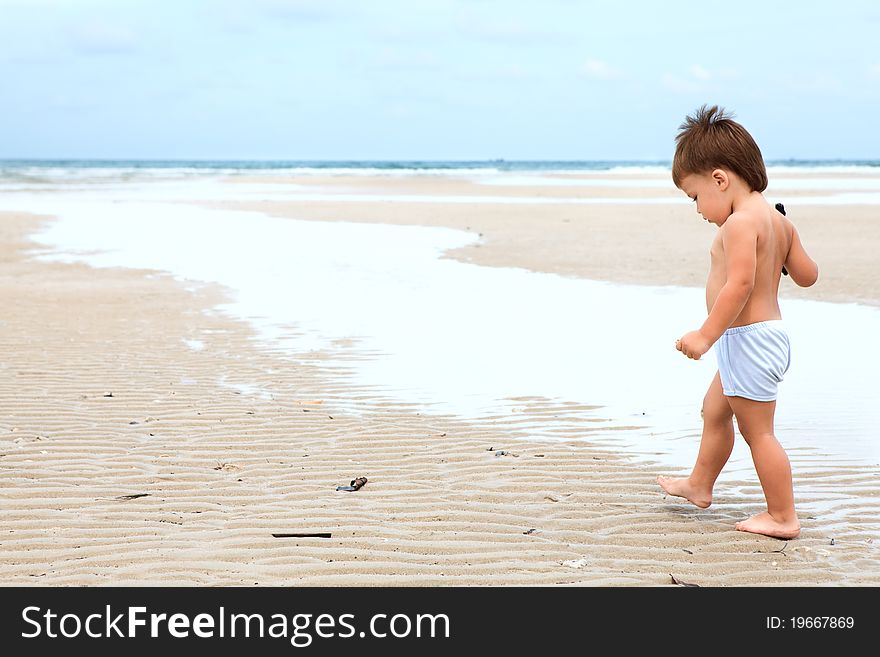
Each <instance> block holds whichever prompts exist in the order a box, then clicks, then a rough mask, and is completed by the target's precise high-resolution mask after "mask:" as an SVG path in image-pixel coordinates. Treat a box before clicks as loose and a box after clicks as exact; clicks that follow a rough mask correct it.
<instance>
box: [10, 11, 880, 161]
mask: <svg viewBox="0 0 880 657" xmlns="http://www.w3.org/2000/svg"><path fill="white" fill-rule="evenodd" d="M878 34H880V2H877V1H876V0H839V1H838V2H833V3H832V2H810V1H809V0H800V1H798V2H794V1H787V0H785V1H781V2H773V1H769V0H762V1H752V0H741V1H738V2H731V1H724V2H711V1H706V0H704V1H702V2H682V1H678V0H666V1H655V2H648V1H646V0H630V1H601V0H600V1H595V2H588V1H586V0H581V1H578V0H540V1H537V0H536V1H533V2H525V1H519V0H470V1H467V0H370V1H358V0H350V1H347V2H346V1H342V0H339V1H337V0H238V1H234V0H149V1H141V0H0V81H2V96H0V99H2V110H0V112H2V114H0V116H2V121H0V158H120V159H126V158H130V159H163V158H165V159H286V160H342V159H379V160H390V159H409V160H413V159H415V160H418V159H423V160H444V159H445V160H468V159H476V160H485V159H494V158H504V159H509V160H515V159H557V160H591V159H603V160H641V159H647V160H669V159H671V155H672V150H673V147H674V143H673V139H674V136H675V132H676V129H677V127H678V124H679V123H681V121H682V119H683V118H684V116H685V115H686V114H687V113H688V112H690V111H692V110H694V109H695V108H696V107H698V106H699V105H701V104H703V103H709V104H716V103H717V104H721V105H724V106H727V107H729V108H731V109H733V110H734V111H735V112H736V115H737V117H738V119H739V120H740V121H741V122H742V123H743V124H744V125H745V126H746V128H748V129H749V130H750V131H751V132H752V134H753V135H754V137H755V138H756V140H757V141H758V144H759V145H760V146H761V148H762V150H763V152H764V156H765V158H767V159H785V158H801V159H810V158H816V159H829V158H844V159H880V127H878V123H877V121H878V117H880V47H878V46H877V45H876V43H877V35H878Z"/></svg>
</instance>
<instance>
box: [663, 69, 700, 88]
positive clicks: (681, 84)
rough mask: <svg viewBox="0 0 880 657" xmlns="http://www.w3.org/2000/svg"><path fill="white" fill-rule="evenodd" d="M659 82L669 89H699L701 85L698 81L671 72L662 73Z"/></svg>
mask: <svg viewBox="0 0 880 657" xmlns="http://www.w3.org/2000/svg"><path fill="white" fill-rule="evenodd" d="M660 83H661V84H662V85H663V86H664V87H666V88H667V89H669V90H670V91H699V90H700V89H702V85H701V84H700V83H699V82H698V81H694V80H691V79H687V78H682V77H678V76H677V75H672V73H664V74H663V77H661V78H660Z"/></svg>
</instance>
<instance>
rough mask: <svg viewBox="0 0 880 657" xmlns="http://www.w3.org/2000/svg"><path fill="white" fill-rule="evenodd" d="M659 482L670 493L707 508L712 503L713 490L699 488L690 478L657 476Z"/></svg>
mask: <svg viewBox="0 0 880 657" xmlns="http://www.w3.org/2000/svg"><path fill="white" fill-rule="evenodd" d="M657 483H658V484H660V487H661V488H662V489H663V490H665V491H666V492H667V493H669V494H670V495H675V496H676V497H683V498H685V499H686V500H687V501H689V502H690V503H691V504H695V505H697V506H698V507H700V508H701V509H705V508H706V507H708V506H709V505H710V504H712V491H711V490H710V491H708V492H706V491H704V490H699V489H698V488H697V487H696V486H693V485H692V484H691V480H690V479H673V478H672V477H657Z"/></svg>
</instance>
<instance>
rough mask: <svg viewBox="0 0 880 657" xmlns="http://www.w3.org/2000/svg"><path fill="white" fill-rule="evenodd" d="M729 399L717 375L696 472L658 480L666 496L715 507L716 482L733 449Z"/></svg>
mask: <svg viewBox="0 0 880 657" xmlns="http://www.w3.org/2000/svg"><path fill="white" fill-rule="evenodd" d="M727 400H728V398H727V397H725V396H724V393H723V392H722V390H721V377H720V376H719V375H718V373H717V372H716V373H715V378H714V379H712V383H711V384H710V385H709V390H708V391H707V392H706V396H705V397H704V398H703V437H702V439H701V440H700V453H699V454H698V455H697V462H696V463H695V464H694V469H693V471H692V472H691V474H690V476H689V477H688V478H687V479H672V478H670V477H657V483H659V484H660V486H661V487H662V488H663V490H665V491H666V492H667V493H669V494H670V495H676V496H678V497H684V498H687V499H688V500H690V501H691V502H692V503H694V504H696V505H697V506H698V507H701V508H704V509H705V508H706V507H707V506H709V505H710V504H712V488H713V487H714V486H715V480H716V479H718V475H719V474H721V469H722V468H723V467H724V464H725V463H727V459H729V458H730V452H731V450H732V449H733V411H732V410H731V408H730V404H729V403H728V402H727Z"/></svg>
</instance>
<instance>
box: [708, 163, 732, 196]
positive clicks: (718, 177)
mask: <svg viewBox="0 0 880 657" xmlns="http://www.w3.org/2000/svg"><path fill="white" fill-rule="evenodd" d="M712 182H714V183H715V184H716V185H718V188H719V190H721V191H722V192H723V191H724V190H725V189H727V187H728V185H730V176H728V175H727V172H726V171H725V170H724V169H715V170H714V171H713V172H712Z"/></svg>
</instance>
